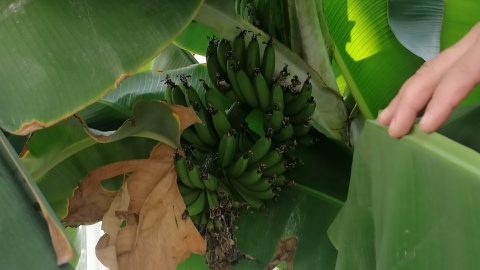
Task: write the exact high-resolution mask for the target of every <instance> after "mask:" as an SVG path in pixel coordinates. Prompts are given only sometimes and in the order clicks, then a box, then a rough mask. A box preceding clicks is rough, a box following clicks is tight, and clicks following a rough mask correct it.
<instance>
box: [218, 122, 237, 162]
mask: <svg viewBox="0 0 480 270" xmlns="http://www.w3.org/2000/svg"><path fill="white" fill-rule="evenodd" d="M236 133H237V132H236V131H235V129H230V130H229V131H227V133H225V134H224V135H223V137H222V139H221V140H220V145H219V146H218V158H217V164H218V165H219V166H220V167H222V168H226V167H227V166H229V165H230V163H232V161H233V158H234V157H235V148H236V144H237V143H236V139H235V134H236Z"/></svg>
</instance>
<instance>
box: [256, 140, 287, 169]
mask: <svg viewBox="0 0 480 270" xmlns="http://www.w3.org/2000/svg"><path fill="white" fill-rule="evenodd" d="M285 148H286V145H280V146H278V147H277V148H275V149H273V150H272V151H270V152H269V153H268V154H267V155H265V157H263V158H262V159H261V160H260V161H259V162H257V163H254V164H252V168H256V167H258V166H260V164H265V167H266V168H270V167H272V166H273V165H275V164H277V163H278V162H279V161H280V160H281V159H282V157H283V154H284V153H285ZM248 168H249V169H250V166H248Z"/></svg>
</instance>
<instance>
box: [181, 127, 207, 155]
mask: <svg viewBox="0 0 480 270" xmlns="http://www.w3.org/2000/svg"><path fill="white" fill-rule="evenodd" d="M182 139H184V140H186V141H187V142H189V143H190V144H191V145H192V146H193V147H195V148H197V149H200V150H210V147H209V146H208V145H207V144H205V143H204V142H203V141H202V139H200V137H198V134H197V132H196V131H195V130H193V127H188V128H187V129H184V130H183V132H182Z"/></svg>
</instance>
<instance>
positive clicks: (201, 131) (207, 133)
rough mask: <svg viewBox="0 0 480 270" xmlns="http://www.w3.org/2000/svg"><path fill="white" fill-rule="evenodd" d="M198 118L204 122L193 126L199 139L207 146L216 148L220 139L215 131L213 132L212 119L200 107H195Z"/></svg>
mask: <svg viewBox="0 0 480 270" xmlns="http://www.w3.org/2000/svg"><path fill="white" fill-rule="evenodd" d="M193 109H194V110H195V113H196V114H197V116H198V118H199V119H200V120H201V121H202V122H201V123H195V124H193V127H194V128H195V131H196V132H197V134H198V137H199V138H200V139H201V140H202V141H203V142H204V143H205V144H207V145H210V146H215V145H217V144H218V140H219V139H218V137H217V134H216V133H215V131H214V130H213V127H212V123H210V119H209V117H208V116H207V114H206V113H205V111H203V110H202V109H201V108H199V107H198V106H195V107H193Z"/></svg>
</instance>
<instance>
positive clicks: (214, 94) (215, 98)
mask: <svg viewBox="0 0 480 270" xmlns="http://www.w3.org/2000/svg"><path fill="white" fill-rule="evenodd" d="M200 81H201V82H202V86H203V89H204V90H205V97H204V98H205V107H206V108H207V110H208V107H214V108H217V109H219V110H225V108H224V107H225V106H224V105H223V103H222V99H221V95H222V94H221V93H220V92H219V91H218V90H217V89H216V88H212V87H210V86H208V84H207V82H206V81H205V80H202V79H200Z"/></svg>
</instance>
